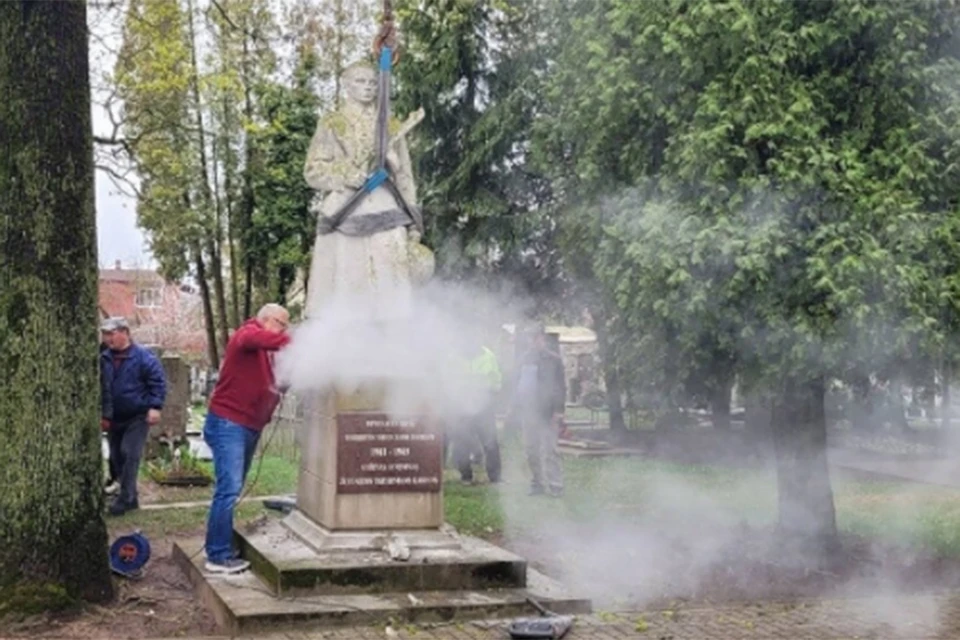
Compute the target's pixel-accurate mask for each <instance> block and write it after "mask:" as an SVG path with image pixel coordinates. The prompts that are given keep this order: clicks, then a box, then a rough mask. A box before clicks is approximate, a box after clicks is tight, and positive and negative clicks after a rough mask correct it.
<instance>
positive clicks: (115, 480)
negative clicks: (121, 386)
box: [100, 336, 120, 495]
mask: <svg viewBox="0 0 960 640" xmlns="http://www.w3.org/2000/svg"><path fill="white" fill-rule="evenodd" d="M112 420H113V361H112V358H111V356H110V347H109V345H108V344H107V343H106V336H104V339H103V341H101V342H100V430H101V431H103V432H104V433H106V434H107V438H108V440H109V437H110V422H111V421H112ZM108 466H109V470H110V475H109V477H108V478H107V485H106V489H105V491H106V493H107V494H109V495H113V494H115V493H117V492H118V491H120V471H119V469H117V461H116V459H115V458H114V457H113V456H112V455H111V456H110V460H109V461H108Z"/></svg>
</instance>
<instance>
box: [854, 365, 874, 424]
mask: <svg viewBox="0 0 960 640" xmlns="http://www.w3.org/2000/svg"><path fill="white" fill-rule="evenodd" d="M850 387H851V390H852V392H853V394H852V395H853V398H852V400H851V402H850V416H849V417H850V426H851V427H853V428H854V429H855V430H857V431H867V430H868V429H870V427H871V425H872V424H873V420H874V415H873V383H872V382H871V381H870V377H869V376H867V375H858V376H856V377H854V379H853V381H852V383H851V385H850Z"/></svg>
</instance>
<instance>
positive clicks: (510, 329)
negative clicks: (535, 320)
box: [503, 324, 597, 344]
mask: <svg viewBox="0 0 960 640" xmlns="http://www.w3.org/2000/svg"><path fill="white" fill-rule="evenodd" d="M545 329H546V332H547V333H555V334H557V335H558V336H559V339H560V342H562V343H565V344H569V343H575V342H596V341H597V334H596V333H594V331H593V330H592V329H590V328H588V327H566V326H562V325H548V326H547V327H545ZM503 330H504V331H506V332H507V333H509V334H510V335H514V334H516V332H517V326H516V325H514V324H505V325H503Z"/></svg>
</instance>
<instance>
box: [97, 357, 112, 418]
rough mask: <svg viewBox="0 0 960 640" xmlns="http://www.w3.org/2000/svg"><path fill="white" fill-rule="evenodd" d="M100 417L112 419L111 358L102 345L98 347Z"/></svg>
mask: <svg viewBox="0 0 960 640" xmlns="http://www.w3.org/2000/svg"><path fill="white" fill-rule="evenodd" d="M100 417H101V418H105V419H107V420H113V359H112V358H111V356H110V350H109V349H107V348H106V347H104V346H103V345H101V349H100Z"/></svg>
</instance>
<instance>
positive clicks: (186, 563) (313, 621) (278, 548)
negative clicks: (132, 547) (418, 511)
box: [173, 522, 591, 635]
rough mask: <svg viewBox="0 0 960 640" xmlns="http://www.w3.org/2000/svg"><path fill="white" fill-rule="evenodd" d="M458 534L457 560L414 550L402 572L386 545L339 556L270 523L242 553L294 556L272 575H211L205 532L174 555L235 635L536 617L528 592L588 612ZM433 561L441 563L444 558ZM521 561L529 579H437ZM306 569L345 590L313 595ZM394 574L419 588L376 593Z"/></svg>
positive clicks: (263, 563) (261, 565) (559, 608)
mask: <svg viewBox="0 0 960 640" xmlns="http://www.w3.org/2000/svg"><path fill="white" fill-rule="evenodd" d="M281 538H283V539H284V540H286V541H287V542H284V541H282V540H281ZM460 540H461V545H462V549H461V550H460V551H459V552H456V553H462V554H466V555H464V556H461V557H460V561H459V562H454V561H452V559H451V562H448V563H446V564H442V563H439V562H434V563H431V562H430V561H427V562H424V559H425V558H429V557H430V556H429V554H430V553H431V552H429V551H424V550H420V551H412V556H411V558H410V560H408V561H407V562H406V563H403V564H404V568H403V569H402V570H400V569H399V568H398V567H397V566H396V565H398V564H400V563H395V562H390V561H389V560H388V559H385V558H384V554H383V553H382V552H381V553H379V554H376V553H373V552H369V551H368V552H360V551H358V552H356V553H355V554H354V553H336V554H333V556H336V558H337V559H336V560H333V559H331V558H322V557H320V554H317V553H316V552H314V551H313V550H312V549H310V548H309V547H307V546H306V545H304V544H303V543H302V542H300V541H299V540H297V539H296V536H293V535H292V534H291V532H290V531H289V530H288V529H287V528H286V527H284V526H283V525H281V524H280V523H278V522H272V523H269V524H268V525H266V526H265V527H263V528H262V529H261V530H260V531H258V532H257V533H254V534H248V535H246V536H243V537H242V544H243V545H244V546H243V548H244V553H247V554H248V553H252V552H254V550H256V552H257V553H259V554H260V559H257V560H255V559H254V558H251V557H250V556H248V559H250V560H251V561H252V562H254V566H255V567H256V568H257V569H258V570H263V569H266V570H267V571H269V570H270V567H271V566H273V567H279V566H278V565H275V564H271V562H276V557H277V555H283V554H284V553H288V554H289V555H288V556H287V564H286V565H284V566H283V567H282V570H281V571H279V572H277V573H275V574H274V576H273V577H272V578H271V577H270V576H264V575H263V574H259V575H258V572H257V571H248V572H246V573H243V574H240V575H238V576H210V575H205V574H204V572H203V564H204V562H205V559H204V556H203V553H202V552H200V549H201V547H202V544H203V542H202V540H200V539H196V540H193V541H190V542H182V543H179V542H178V543H176V544H174V548H173V556H174V559H175V560H176V561H177V563H178V564H179V565H180V566H181V567H182V568H183V570H184V571H185V572H186V573H187V575H188V576H189V579H190V581H191V583H192V584H193V585H194V588H195V589H196V592H197V594H198V595H199V597H200V598H201V600H202V601H203V602H204V603H205V604H206V606H207V607H208V608H209V609H210V610H211V611H212V612H213V614H214V617H215V618H216V620H217V622H218V624H219V625H220V626H221V627H222V628H223V629H224V630H225V631H227V632H229V633H231V634H234V635H236V634H241V633H243V634H248V633H257V632H262V631H278V630H282V629H285V628H286V629H291V628H297V627H303V626H310V627H314V628H315V627H317V626H318V625H319V626H348V625H372V624H382V623H385V622H387V621H388V620H390V619H392V620H393V621H394V623H395V624H405V623H431V622H447V621H451V620H471V619H485V618H498V617H513V616H521V615H529V616H536V615H537V612H536V610H535V609H534V607H533V606H532V605H531V604H530V603H529V599H533V600H536V601H537V602H539V603H540V604H542V605H543V606H545V607H547V608H548V609H550V610H552V611H555V612H557V613H567V614H575V613H589V612H590V610H591V607H590V601H589V600H585V599H582V598H575V597H573V596H571V595H570V594H569V593H567V592H566V591H565V590H564V589H563V587H561V586H560V585H559V584H558V583H556V582H554V581H553V580H550V579H549V578H546V577H545V576H543V575H541V574H539V573H537V572H536V571H533V570H529V569H526V568H525V567H526V565H525V563H523V560H522V559H519V558H517V556H513V555H512V554H509V553H508V552H506V551H504V550H502V549H498V548H497V547H494V546H492V545H489V544H487V543H484V542H482V541H480V540H476V539H473V538H467V537H463V538H461V539H460ZM265 541H269V545H268V546H267V547H266V548H264V547H261V546H260V545H262V544H263V543H264V542H265ZM291 541H292V542H291ZM254 545H257V546H256V547H254ZM284 549H285V550H286V551H284ZM433 553H446V554H452V553H453V552H450V551H437V552H433ZM484 554H487V555H486V560H485V561H484V560H482V559H481V557H483V555H484ZM324 555H327V554H324ZM478 556H480V557H478ZM270 558H272V559H270ZM468 558H469V559H468ZM433 559H434V561H436V560H437V557H436V556H434V557H433ZM516 560H519V561H520V562H521V563H523V566H524V568H525V571H524V583H525V585H526V586H525V587H513V588H487V589H482V588H460V589H446V590H443V589H436V588H433V587H432V583H433V582H435V581H438V582H439V583H440V584H446V585H448V586H454V585H455V580H466V581H467V582H468V583H470V584H473V585H474V587H480V586H481V585H484V584H497V583H504V582H510V581H516V580H517V575H516V574H515V573H510V572H509V571H507V572H506V573H498V572H496V571H495V572H493V574H492V575H491V574H490V573H485V572H484V571H483V570H481V571H480V572H479V573H471V570H470V569H469V568H468V567H472V568H473V569H477V568H478V567H485V566H486V567H489V566H499V567H514V568H515V567H516ZM351 563H352V564H351ZM311 572H312V573H311ZM318 572H319V573H318ZM307 575H310V578H308V581H309V582H313V587H317V586H322V585H326V587H328V588H334V589H339V592H338V593H334V594H331V593H327V594H318V593H312V594H310V595H306V590H304V589H303V588H302V586H303V585H298V584H297V583H296V580H297V579H299V578H301V577H304V576H307ZM317 575H320V576H323V578H322V579H321V581H320V582H321V585H318V584H317V583H316V582H315V580H316V577H317ZM294 576H297V578H293V577H294ZM416 576H418V577H416ZM291 578H293V581H292V582H288V583H286V585H287V586H288V587H289V588H288V589H285V588H284V585H285V580H290V579H291ZM363 580H373V581H374V582H377V581H379V584H370V583H368V584H366V585H364V586H357V582H356V581H359V582H360V583H361V584H362V582H363ZM390 581H394V582H395V583H397V586H398V587H399V584H401V583H403V582H404V581H409V583H410V584H411V586H412V584H414V583H416V584H418V585H420V587H421V588H410V589H400V588H398V589H396V590H395V591H392V592H379V593H376V592H375V591H376V588H377V587H378V586H379V587H380V588H383V587H385V585H386V584H387V583H389V582H390ZM418 581H419V582H418ZM336 582H342V583H343V584H335V583H336ZM278 593H279V594H282V595H278ZM294 594H297V595H294Z"/></svg>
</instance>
